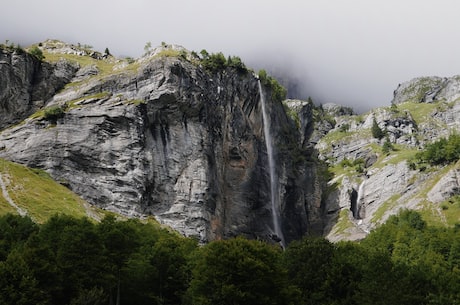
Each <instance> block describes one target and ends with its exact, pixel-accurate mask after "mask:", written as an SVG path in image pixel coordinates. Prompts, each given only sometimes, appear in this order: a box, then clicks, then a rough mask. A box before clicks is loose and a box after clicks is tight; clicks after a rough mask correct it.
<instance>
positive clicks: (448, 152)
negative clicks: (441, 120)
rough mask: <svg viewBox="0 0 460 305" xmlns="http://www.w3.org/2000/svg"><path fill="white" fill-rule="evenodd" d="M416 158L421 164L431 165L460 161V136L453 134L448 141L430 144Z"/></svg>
mask: <svg viewBox="0 0 460 305" xmlns="http://www.w3.org/2000/svg"><path fill="white" fill-rule="evenodd" d="M415 158H416V160H417V161H418V162H419V163H428V164H429V165H439V164H447V163H451V162H456V161H457V160H459V159H460V135H458V134H452V135H450V136H449V137H448V138H447V139H446V138H443V139H440V140H438V141H436V142H434V143H431V144H428V145H427V146H426V147H425V149H424V150H423V151H421V152H419V153H418V154H417V155H416V156H415Z"/></svg>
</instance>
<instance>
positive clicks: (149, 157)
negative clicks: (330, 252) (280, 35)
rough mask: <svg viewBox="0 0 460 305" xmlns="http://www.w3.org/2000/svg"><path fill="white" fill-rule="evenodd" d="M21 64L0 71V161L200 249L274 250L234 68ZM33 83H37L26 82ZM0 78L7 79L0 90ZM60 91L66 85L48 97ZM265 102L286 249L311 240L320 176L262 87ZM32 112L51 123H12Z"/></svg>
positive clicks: (253, 86)
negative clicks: (264, 246)
mask: <svg viewBox="0 0 460 305" xmlns="http://www.w3.org/2000/svg"><path fill="white" fill-rule="evenodd" d="M61 48H62V46H61ZM164 48H167V46H164ZM65 49H66V50H71V51H72V54H71V55H72V56H85V55H84V54H83V55H80V54H75V50H76V48H75V46H74V47H65ZM45 51H46V50H45ZM173 51H174V50H173ZM53 52H57V51H56V50H55V49H53ZM69 52H70V51H69ZM4 53H5V52H4ZM8 56H9V57H8ZM15 56H16V55H14V54H6V53H5V54H4V55H3V58H10V57H11V58H13V57H15ZM21 56H22V57H21V60H19V59H15V60H13V59H11V61H10V63H8V64H5V68H3V70H0V75H2V77H1V78H0V79H2V82H1V83H0V92H9V93H8V95H4V97H2V100H1V101H2V107H3V108H2V109H3V110H4V111H2V113H3V116H4V117H3V118H4V120H3V119H2V122H4V123H3V124H4V127H6V126H9V128H7V129H5V130H4V131H3V132H1V133H0V143H2V149H1V150H0V157H1V158H6V159H9V160H12V161H14V162H18V163H22V164H25V165H28V166H31V167H38V168H42V169H45V170H46V171H47V172H48V173H50V174H51V176H52V177H53V178H54V179H56V180H57V181H60V182H61V183H62V184H64V185H66V186H68V187H69V188H70V189H72V190H73V191H74V192H75V193H77V194H79V195H80V196H82V197H83V198H85V199H86V200H87V201H88V202H90V203H91V204H93V205H95V206H98V207H101V208H104V209H107V210H110V211H114V212H117V213H120V214H123V215H128V216H132V217H148V216H150V215H151V216H153V217H155V218H156V219H157V220H158V221H160V222H161V223H163V224H165V225H168V226H171V227H172V228H174V229H176V230H178V231H179V232H181V233H183V234H185V235H187V236H194V237H196V238H198V239H199V240H200V241H201V242H206V241H209V240H215V239H221V238H228V237H232V236H237V235H244V236H248V237H250V238H259V239H264V240H272V241H274V240H276V237H273V224H272V218H271V207H270V189H269V187H270V180H269V173H268V162H267V153H266V148H265V144H264V135H263V125H262V124H263V120H262V113H261V105H260V92H259V90H258V85H257V78H256V77H254V75H252V74H251V73H241V71H238V70H236V69H233V68H227V69H223V70H221V71H217V72H209V71H206V70H205V69H203V68H202V67H200V65H199V64H197V63H194V62H193V61H191V60H187V59H185V58H182V57H180V56H162V55H161V52H160V54H159V52H156V53H155V55H151V56H149V57H144V58H141V59H140V60H138V61H136V62H135V63H131V64H124V63H123V62H117V63H115V64H114V68H113V70H112V71H111V72H110V73H106V72H103V71H102V70H101V69H98V68H97V65H96V66H94V65H93V66H88V65H86V66H82V65H81V66H80V65H77V64H75V63H74V62H72V61H70V60H62V61H60V62H58V63H56V64H45V63H37V62H35V61H34V60H33V59H32V58H31V57H30V56H29V55H21ZM95 60H96V61H98V60H104V59H99V58H97V59H95ZM18 61H19V62H18ZM19 63H20V64H19ZM97 63H98V62H96V64H97ZM116 67H124V68H116ZM30 69H32V71H29V70H30ZM34 71H35V72H34ZM36 71H39V72H36ZM40 71H43V72H40ZM44 71H46V72H44ZM34 73H35V75H37V73H38V75H41V74H40V73H42V74H43V75H44V76H43V77H39V78H38V82H37V81H34V79H35V80H37V78H31V79H29V74H30V75H34ZM45 74H46V77H45ZM3 75H13V76H14V77H11V79H9V80H7V81H4V78H3ZM16 75H21V76H23V77H22V78H21V77H17V79H16ZM50 77H51V79H52V80H53V81H52V82H51V83H50V84H48V87H45V85H44V84H45V83H46V82H45V81H44V79H45V78H47V79H49V78H50ZM53 77H54V78H53ZM54 79H55V80H56V81H54ZM66 82H71V83H70V84H69V85H68V86H66V88H64V90H61V91H60V92H58V93H56V91H57V90H58V89H59V88H62V86H63V84H65V83H66ZM41 83H43V85H40V84H41ZM28 86H29V87H28ZM23 88H26V89H24V90H23ZM29 88H33V90H31V91H30V90H29ZM45 88H46V89H47V90H45ZM21 90H22V91H21ZM26 92H27V94H26ZM30 92H31V93H30ZM264 94H265V95H266V97H267V107H268V109H269V114H270V120H271V122H272V125H271V126H270V131H271V133H272V134H273V137H274V139H275V140H274V142H275V143H274V146H275V160H276V164H277V166H276V174H277V176H278V179H279V194H278V195H279V196H280V199H281V200H280V202H281V207H280V210H281V223H282V230H283V234H284V236H285V238H286V240H287V242H289V241H291V240H293V239H297V238H300V237H301V236H303V235H304V234H305V233H306V232H307V231H308V230H313V228H316V229H318V230H321V224H320V223H321V219H320V217H319V215H320V214H321V186H320V183H319V179H320V178H319V177H318V175H317V172H316V167H315V164H313V163H311V162H310V163H309V162H306V161H305V159H308V153H307V152H306V150H304V149H303V148H302V146H301V145H300V144H299V137H300V133H299V132H298V131H297V129H296V127H295V124H294V122H293V121H292V120H291V119H290V118H289V117H288V116H287V115H286V113H285V111H284V108H283V105H282V104H281V103H280V102H277V101H275V100H273V99H271V98H270V97H271V87H270V86H265V87H264ZM37 100H40V102H39V103H36V102H34V101H37ZM16 105H20V106H16ZM39 107H42V109H41V110H40V111H41V112H42V113H47V111H48V110H50V109H52V108H53V107H54V108H56V107H58V108H59V109H60V111H59V116H56V117H54V118H53V119H49V118H47V117H46V115H44V114H42V115H40V112H39V114H37V115H33V116H31V117H30V118H28V119H26V120H24V121H23V123H22V124H20V125H12V123H13V122H14V121H17V120H20V119H25V118H26V117H27V116H28V115H30V114H31V113H32V112H34V111H35V110H37V109H38V108H39ZM18 108H20V109H21V111H19V112H17V111H15V109H18ZM292 151H296V152H297V155H296V157H295V156H293V155H292V153H291V152H292ZM315 215H316V216H315Z"/></svg>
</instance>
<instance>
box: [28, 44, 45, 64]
mask: <svg viewBox="0 0 460 305" xmlns="http://www.w3.org/2000/svg"><path fill="white" fill-rule="evenodd" d="M29 54H31V55H33V56H35V57H36V58H37V59H38V60H40V61H43V59H45V56H44V55H43V51H42V50H41V49H40V48H39V47H37V46H33V47H32V48H31V49H30V50H29Z"/></svg>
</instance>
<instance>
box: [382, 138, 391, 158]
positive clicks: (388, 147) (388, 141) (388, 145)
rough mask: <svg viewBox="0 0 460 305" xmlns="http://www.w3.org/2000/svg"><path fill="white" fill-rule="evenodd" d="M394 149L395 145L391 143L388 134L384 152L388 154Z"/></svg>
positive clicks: (383, 148)
mask: <svg viewBox="0 0 460 305" xmlns="http://www.w3.org/2000/svg"><path fill="white" fill-rule="evenodd" d="M393 149H394V147H393V145H392V144H391V142H390V139H389V138H388V136H386V137H385V142H384V143H383V146H382V152H383V153H384V154H386V155H388V154H389V153H390V151H392V150H393Z"/></svg>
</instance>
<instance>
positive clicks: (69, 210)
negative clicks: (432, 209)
mask: <svg viewBox="0 0 460 305" xmlns="http://www.w3.org/2000/svg"><path fill="white" fill-rule="evenodd" d="M0 172H1V174H2V175H3V176H6V177H7V178H8V180H9V183H6V184H7V190H8V193H9V195H10V197H11V198H12V199H13V201H14V202H15V203H16V204H17V205H18V206H19V207H21V208H22V209H24V210H26V211H27V212H28V214H29V216H31V217H32V219H34V220H35V221H36V222H39V223H41V222H44V221H46V220H47V219H48V218H49V217H50V216H52V215H54V214H56V213H62V214H69V215H72V216H75V217H84V216H87V212H86V209H85V206H88V204H87V203H86V202H85V201H84V200H83V199H81V198H80V197H78V196H77V195H76V194H74V193H73V192H71V191H70V190H69V189H68V188H66V187H65V186H63V185H60V184H59V183H57V182H56V181H54V180H53V179H51V177H49V176H48V174H47V173H46V172H44V171H41V170H35V169H30V168H27V167H25V166H22V165H19V164H16V163H13V162H9V161H5V160H3V159H0ZM8 212H13V213H16V211H15V209H14V208H12V207H11V206H10V205H9V204H8V202H7V201H6V200H5V198H3V195H2V194H1V193H0V214H5V213H8ZM93 212H94V213H96V212H95V211H93Z"/></svg>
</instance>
